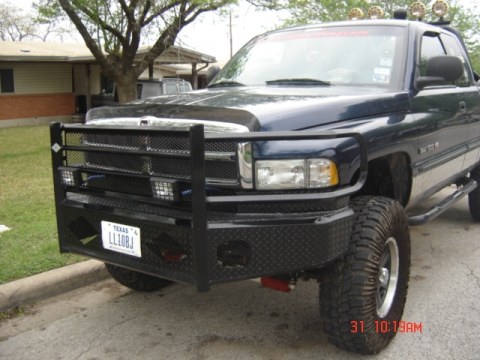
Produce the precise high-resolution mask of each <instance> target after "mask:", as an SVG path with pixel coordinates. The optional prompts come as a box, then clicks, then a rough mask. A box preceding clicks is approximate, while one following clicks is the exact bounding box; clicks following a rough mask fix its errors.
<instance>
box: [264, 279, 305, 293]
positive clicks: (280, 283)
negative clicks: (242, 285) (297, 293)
mask: <svg viewBox="0 0 480 360" xmlns="http://www.w3.org/2000/svg"><path fill="white" fill-rule="evenodd" d="M260 284H262V286H264V287H266V288H269V289H272V290H277V291H282V292H290V291H291V290H295V284H296V281H294V280H291V281H287V280H283V279H279V278H276V277H262V278H260Z"/></svg>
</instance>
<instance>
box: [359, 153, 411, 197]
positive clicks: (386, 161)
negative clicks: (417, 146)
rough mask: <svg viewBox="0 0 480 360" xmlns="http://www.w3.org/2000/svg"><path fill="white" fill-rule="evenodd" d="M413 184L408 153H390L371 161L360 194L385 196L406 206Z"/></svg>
mask: <svg viewBox="0 0 480 360" xmlns="http://www.w3.org/2000/svg"><path fill="white" fill-rule="evenodd" d="M411 186H412V171H411V167H410V159H409V157H408V155H406V154H404V153H396V154H389V155H386V156H383V157H380V158H377V159H373V160H371V161H369V163H368V176H367V181H366V183H365V185H364V187H363V189H362V191H361V192H360V194H361V195H375V196H385V197H388V198H391V199H395V200H397V201H398V202H400V204H402V205H403V206H405V205H406V204H407V202H408V198H409V196H410V190H411Z"/></svg>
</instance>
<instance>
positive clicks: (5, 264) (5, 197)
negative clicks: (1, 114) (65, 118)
mask: <svg viewBox="0 0 480 360" xmlns="http://www.w3.org/2000/svg"><path fill="white" fill-rule="evenodd" d="M0 225H6V226H7V227H9V228H11V230H10V231H7V232H3V233H0V284H2V283H5V282H8V281H11V280H15V279H19V278H22V277H26V276H30V275H33V274H37V273H40V272H43V271H47V270H51V269H54V268H57V267H60V266H64V265H68V264H71V263H74V262H78V261H80V260H83V259H84V258H81V257H79V256H76V255H71V254H60V252H59V250H58V240H57V229H56V221H55V207H54V200H53V184H52V167H51V159H50V139H49V127H48V126H47V125H42V126H32V127H19V128H6V129H0Z"/></svg>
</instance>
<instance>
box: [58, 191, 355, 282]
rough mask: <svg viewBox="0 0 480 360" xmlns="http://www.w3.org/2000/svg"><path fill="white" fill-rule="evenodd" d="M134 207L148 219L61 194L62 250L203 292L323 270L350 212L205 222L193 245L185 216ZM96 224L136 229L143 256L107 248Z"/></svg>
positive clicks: (131, 207)
mask: <svg viewBox="0 0 480 360" xmlns="http://www.w3.org/2000/svg"><path fill="white" fill-rule="evenodd" d="M137 205H138V206H139V207H140V206H142V207H143V210H144V211H145V210H147V212H140V211H139V209H138V208H135V207H136V204H135V202H131V201H129V202H128V203H127V202H125V201H120V200H114V199H105V198H100V197H94V196H90V195H88V196H85V195H79V194H67V198H66V199H65V200H64V201H63V202H62V203H61V204H59V213H60V214H61V218H62V219H63V220H62V222H61V226H60V227H61V228H60V229H59V230H60V247H61V250H62V251H63V252H75V253H79V254H83V255H86V256H89V257H92V258H96V259H99V260H103V261H105V262H109V263H112V264H115V265H118V266H122V267H126V268H129V269H132V270H136V271H140V272H144V273H148V274H151V275H154V276H158V277H162V278H165V279H169V280H172V281H176V282H183V283H188V284H193V285H196V286H197V288H198V290H199V291H207V290H208V289H209V288H210V286H211V285H212V284H217V283H222V282H227V281H233V280H241V279H249V278H255V277H260V276H268V275H278V274H286V273H292V272H299V271H304V270H313V269H318V268H321V267H322V266H323V265H325V264H326V263H328V262H330V261H332V260H334V259H336V258H338V257H339V256H341V255H343V254H344V253H345V251H346V250H347V247H348V242H349V239H350V234H351V229H352V224H353V211H352V210H351V209H350V208H349V207H343V208H341V209H338V210H333V211H325V212H322V213H319V214H276V215H275V216H260V218H257V219H254V217H252V216H251V215H250V216H247V217H242V216H238V214H236V215H234V214H232V215H231V217H229V216H225V215H223V216H222V217H221V219H217V220H214V221H209V222H207V226H206V229H205V233H204V235H203V236H204V238H203V239H198V238H196V236H195V231H194V228H193V226H192V224H193V223H192V221H191V219H188V216H186V217H182V216H181V217H180V218H179V217H178V215H179V214H178V212H177V211H175V212H171V214H169V212H168V211H167V212H164V213H162V214H161V215H159V214H155V213H154V212H155V210H154V208H152V209H146V208H145V205H141V204H137ZM149 210H152V211H149ZM169 215H170V216H169ZM102 221H107V222H112V223H116V224H122V225H125V226H133V227H136V228H139V229H140V234H141V239H140V240H141V254H142V255H141V257H135V256H132V255H127V254H123V253H119V252H116V251H112V250H108V249H105V248H104V247H103V243H102V226H101V222H102Z"/></svg>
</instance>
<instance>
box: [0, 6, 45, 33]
mask: <svg viewBox="0 0 480 360" xmlns="http://www.w3.org/2000/svg"><path fill="white" fill-rule="evenodd" d="M35 34H36V24H35V21H34V19H33V18H32V17H29V16H27V15H26V14H25V13H24V11H23V10H22V9H21V8H19V7H16V6H14V5H12V4H11V3H9V2H5V3H1V4H0V40H3V41H22V40H25V39H31V38H32V37H34V36H35Z"/></svg>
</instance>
